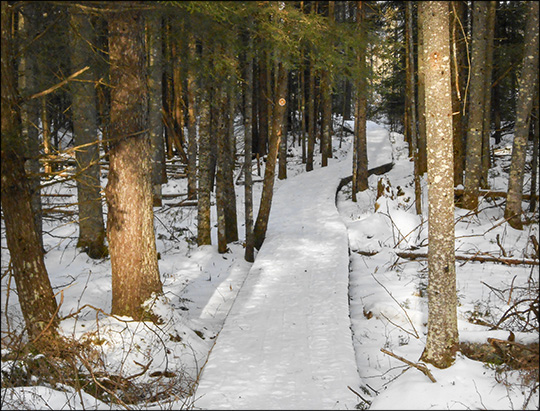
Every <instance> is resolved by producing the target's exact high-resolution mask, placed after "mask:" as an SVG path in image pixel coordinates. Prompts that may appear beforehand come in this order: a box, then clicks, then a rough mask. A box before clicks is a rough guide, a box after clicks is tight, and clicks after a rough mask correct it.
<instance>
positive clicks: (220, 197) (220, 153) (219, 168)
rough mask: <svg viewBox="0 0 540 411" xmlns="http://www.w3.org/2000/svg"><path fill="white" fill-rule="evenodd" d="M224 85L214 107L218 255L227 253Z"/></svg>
mask: <svg viewBox="0 0 540 411" xmlns="http://www.w3.org/2000/svg"><path fill="white" fill-rule="evenodd" d="M224 87H225V86H224V85H223V84H222V85H221V89H220V90H219V91H218V92H217V96H216V97H217V101H215V104H216V105H217V107H216V118H215V119H214V122H216V123H217V124H216V135H217V163H216V210H217V228H218V230H217V238H218V253H220V254H223V253H225V252H226V251H227V232H226V228H227V227H226V225H227V223H226V215H225V208H226V205H225V162H226V161H227V159H226V157H227V152H228V150H227V147H226V146H227V119H226V115H227V114H226V111H227V95H226V93H225V91H224V90H223V89H224Z"/></svg>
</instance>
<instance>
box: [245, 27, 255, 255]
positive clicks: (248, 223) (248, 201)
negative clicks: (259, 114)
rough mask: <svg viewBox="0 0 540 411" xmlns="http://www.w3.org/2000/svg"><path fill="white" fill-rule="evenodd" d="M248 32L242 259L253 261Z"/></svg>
mask: <svg viewBox="0 0 540 411" xmlns="http://www.w3.org/2000/svg"><path fill="white" fill-rule="evenodd" d="M248 27H249V29H250V30H251V29H252V27H253V18H250V19H249V21H248ZM249 34H251V33H249ZM249 34H248V44H247V53H246V74H245V76H244V78H245V93H244V94H245V100H244V103H245V110H244V112H245V118H244V133H245V134H244V140H245V144H244V150H245V151H244V208H245V227H246V251H245V254H244V259H245V260H246V261H248V262H253V261H255V250H254V248H255V245H254V237H253V178H252V159H253V123H254V121H253V112H254V111H253V107H252V106H253V38H252V36H251V35H249Z"/></svg>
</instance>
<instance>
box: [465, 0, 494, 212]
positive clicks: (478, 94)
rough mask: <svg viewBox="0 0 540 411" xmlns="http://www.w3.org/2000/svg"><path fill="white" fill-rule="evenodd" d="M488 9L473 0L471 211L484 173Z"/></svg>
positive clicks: (468, 175)
mask: <svg viewBox="0 0 540 411" xmlns="http://www.w3.org/2000/svg"><path fill="white" fill-rule="evenodd" d="M487 11H488V2H487V1H476V2H474V10H473V38H472V46H471V49H472V52H471V54H472V56H471V84H470V93H469V97H470V98H469V121H468V124H467V154H466V156H465V194H464V196H463V203H462V206H463V207H464V208H466V209H468V210H474V209H475V208H476V207H478V190H479V189H480V178H481V175H482V135H483V127H484V102H485V98H484V88H485V85H486V81H485V76H486V67H485V64H486V33H487V31H486V30H487Z"/></svg>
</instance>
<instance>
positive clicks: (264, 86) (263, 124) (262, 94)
mask: <svg viewBox="0 0 540 411" xmlns="http://www.w3.org/2000/svg"><path fill="white" fill-rule="evenodd" d="M258 67H259V90H258V92H259V101H258V104H257V107H258V110H259V140H258V146H257V153H259V156H261V157H262V156H264V155H265V154H266V146H267V144H268V132H269V118H268V106H269V99H270V96H268V83H269V77H270V76H269V73H268V71H269V68H268V64H267V58H266V53H265V52H262V53H261V57H260V58H259V65H258Z"/></svg>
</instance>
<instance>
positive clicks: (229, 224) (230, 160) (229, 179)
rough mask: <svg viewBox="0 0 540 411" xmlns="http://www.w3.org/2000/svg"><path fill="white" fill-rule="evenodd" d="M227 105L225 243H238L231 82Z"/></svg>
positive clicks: (224, 164)
mask: <svg viewBox="0 0 540 411" xmlns="http://www.w3.org/2000/svg"><path fill="white" fill-rule="evenodd" d="M226 88H227V100H226V103H227V105H226V106H225V112H224V115H225V116H226V125H225V126H226V130H225V131H226V134H225V158H224V163H223V177H224V181H223V182H224V194H225V234H226V238H227V243H232V242H234V241H238V217H237V213H236V191H235V189H234V167H235V164H236V137H235V135H234V117H235V114H236V111H235V97H234V96H235V90H236V89H235V87H234V85H233V84H232V83H231V82H228V84H227V85H226Z"/></svg>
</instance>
